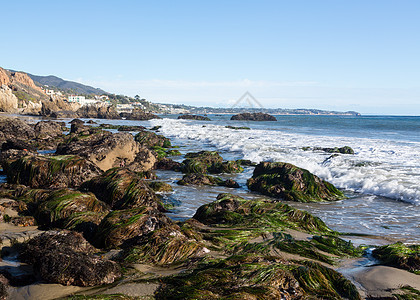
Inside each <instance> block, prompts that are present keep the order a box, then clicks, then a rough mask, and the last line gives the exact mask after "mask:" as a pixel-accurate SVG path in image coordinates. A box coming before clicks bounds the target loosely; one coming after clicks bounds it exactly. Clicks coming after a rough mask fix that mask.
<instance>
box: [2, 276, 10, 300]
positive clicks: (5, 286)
mask: <svg viewBox="0 0 420 300" xmlns="http://www.w3.org/2000/svg"><path fill="white" fill-rule="evenodd" d="M8 287H9V281H8V280H7V278H6V277H4V276H3V275H1V274H0V300H7V299H8V297H9V293H8V291H7V290H8Z"/></svg>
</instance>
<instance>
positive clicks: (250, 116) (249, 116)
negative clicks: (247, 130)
mask: <svg viewBox="0 0 420 300" xmlns="http://www.w3.org/2000/svg"><path fill="white" fill-rule="evenodd" d="M230 119H231V120H237V121H277V119H276V117H274V116H272V115H269V114H265V113H261V112H259V113H242V114H237V115H234V116H232V117H231V118H230Z"/></svg>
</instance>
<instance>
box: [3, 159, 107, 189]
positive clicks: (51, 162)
mask: <svg viewBox="0 0 420 300" xmlns="http://www.w3.org/2000/svg"><path fill="white" fill-rule="evenodd" d="M6 172H7V180H8V182H9V183H17V184H24V185H27V186H29V187H32V188H66V187H77V186H80V185H81V184H82V183H83V182H84V181H86V180H89V179H91V178H93V177H95V176H97V175H99V174H100V173H101V170H100V169H99V168H98V167H97V166H96V165H94V164H93V163H92V162H90V161H88V160H86V159H84V158H82V157H80V156H77V155H60V156H42V155H39V156H25V157H22V158H20V159H18V160H16V161H14V162H12V163H10V164H7V165H6Z"/></svg>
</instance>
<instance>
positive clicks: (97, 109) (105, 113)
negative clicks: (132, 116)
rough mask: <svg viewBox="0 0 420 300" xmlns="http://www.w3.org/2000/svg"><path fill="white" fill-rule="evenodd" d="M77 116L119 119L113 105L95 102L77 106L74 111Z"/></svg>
mask: <svg viewBox="0 0 420 300" xmlns="http://www.w3.org/2000/svg"><path fill="white" fill-rule="evenodd" d="M76 114H77V115H78V116H79V118H92V119H121V116H120V115H119V114H118V113H117V111H116V110H115V108H114V107H113V106H110V105H107V104H104V103H101V102H99V103H97V104H91V105H85V106H82V107H81V108H79V109H78V110H77V112H76Z"/></svg>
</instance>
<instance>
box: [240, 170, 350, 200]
mask: <svg viewBox="0 0 420 300" xmlns="http://www.w3.org/2000/svg"><path fill="white" fill-rule="evenodd" d="M247 185H248V188H249V189H250V190H251V191H256V192H260V193H262V194H264V195H267V196H271V197H275V198H281V199H284V200H289V201H297V202H318V201H335V200H340V199H343V198H345V197H344V195H343V193H342V192H341V191H339V190H338V189H337V188H335V187H334V186H333V185H332V184H331V183H329V182H327V181H324V180H322V179H320V178H319V177H317V176H315V175H314V174H312V173H310V172H309V171H308V170H305V169H301V168H299V167H296V166H294V165H292V164H288V163H283V162H276V163H270V162H262V163H260V164H258V165H257V166H256V167H255V170H254V174H253V176H252V178H250V179H248V182H247Z"/></svg>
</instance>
